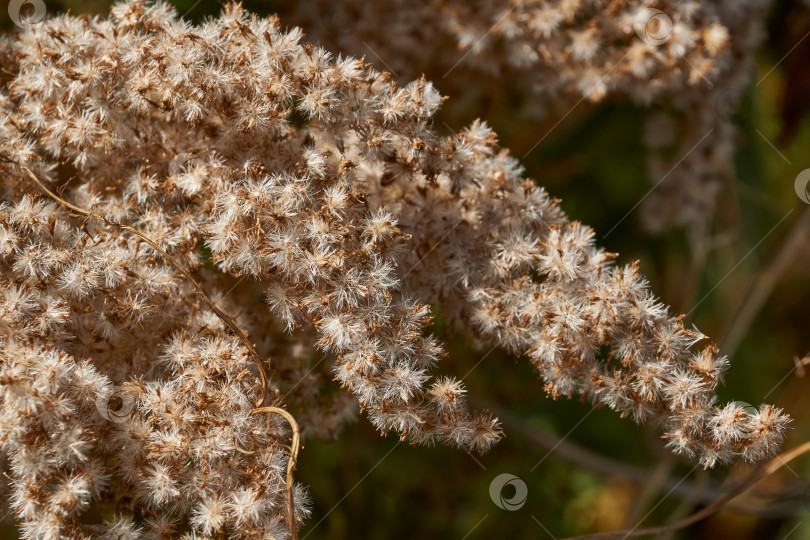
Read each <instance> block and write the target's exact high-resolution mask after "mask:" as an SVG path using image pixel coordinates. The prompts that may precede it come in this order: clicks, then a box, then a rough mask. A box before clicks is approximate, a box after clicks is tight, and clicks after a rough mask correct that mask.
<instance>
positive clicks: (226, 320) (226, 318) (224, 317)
mask: <svg viewBox="0 0 810 540" xmlns="http://www.w3.org/2000/svg"><path fill="white" fill-rule="evenodd" d="M20 167H22V169H23V170H24V171H25V172H26V173H28V176H30V177H31V179H32V180H33V181H34V182H36V184H37V185H38V186H39V188H40V189H41V190H42V191H44V192H45V193H47V194H48V196H49V197H51V198H52V199H53V200H55V201H56V202H57V203H59V204H60V205H61V206H62V207H63V208H65V209H67V210H69V211H70V212H73V213H74V214H79V215H81V216H85V217H89V218H94V219H97V220H99V221H102V222H104V223H106V224H107V225H110V226H111V227H115V228H116V229H119V230H122V231H127V232H129V233H132V234H134V235H135V236H137V237H138V238H140V239H141V240H143V241H144V242H146V243H147V244H149V245H150V246H151V247H152V248H153V249H154V250H155V251H157V252H158V253H160V254H161V256H163V258H164V259H165V260H166V261H168V262H169V263H170V264H171V265H172V266H174V268H175V269H176V270H177V271H178V272H180V273H181V274H182V275H183V277H185V278H186V279H187V280H188V281H189V282H190V283H191V285H192V286H193V287H194V289H195V290H196V291H197V293H198V294H199V295H200V297H202V299H203V301H204V302H205V303H206V304H208V307H210V308H211V309H212V310H213V311H214V313H216V315H217V317H219V319H220V320H221V321H222V322H223V324H225V326H227V327H228V328H229V329H230V330H231V332H233V333H234V334H235V335H236V336H237V337H238V338H239V341H241V342H242V345H244V346H245V348H247V350H248V353H249V354H250V357H251V358H252V359H253V361H254V363H255V364H256V368H257V369H258V370H259V378H260V379H261V385H262V391H261V394H260V395H259V399H258V401H257V402H256V407H261V405H262V403H264V396H265V394H266V393H267V374H266V373H265V371H264V367H263V366H262V362H261V359H260V358H259V353H257V352H256V348H255V347H254V346H253V344H252V343H251V342H250V339H248V336H247V334H245V332H244V331H242V329H241V328H239V325H237V324H236V322H235V321H234V320H233V319H232V318H231V317H230V315H228V314H227V313H225V312H224V311H222V310H221V309H219V308H218V307H217V305H216V304H215V303H214V302H213V300H211V298H210V297H209V296H208V294H207V293H206V292H205V289H203V288H202V285H200V284H199V283H198V282H197V280H196V279H194V278H193V277H192V276H191V274H189V272H188V271H187V270H186V269H185V268H184V267H183V265H181V264H180V263H179V262H178V261H177V259H175V258H174V257H172V256H171V255H169V254H168V253H167V252H166V250H164V249H163V248H162V247H160V246H159V245H158V244H157V243H155V242H154V241H153V240H152V239H151V238H149V237H148V236H146V235H145V234H143V233H142V232H141V231H139V230H138V229H136V228H134V227H131V226H129V225H124V224H123V223H118V222H116V221H113V220H111V219H108V218H106V217H104V216H103V215H101V214H98V213H96V212H91V211H89V210H85V209H84V208H80V207H78V206H76V205H74V204H71V203H69V202H68V201H66V200H65V199H63V198H62V197H60V196H59V195H57V194H56V193H54V192H53V191H51V190H50V189H48V187H47V186H46V185H45V184H43V183H42V181H41V180H40V179H39V178H37V176H36V175H35V174H34V173H33V172H32V171H31V169H29V168H28V167H26V166H25V165H20Z"/></svg>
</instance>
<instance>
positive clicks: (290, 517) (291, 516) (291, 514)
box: [250, 407, 301, 540]
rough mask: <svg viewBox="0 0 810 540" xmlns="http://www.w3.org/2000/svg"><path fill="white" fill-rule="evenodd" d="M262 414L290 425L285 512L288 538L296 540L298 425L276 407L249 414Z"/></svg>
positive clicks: (299, 443) (299, 442) (262, 408)
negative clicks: (272, 416) (280, 419)
mask: <svg viewBox="0 0 810 540" xmlns="http://www.w3.org/2000/svg"><path fill="white" fill-rule="evenodd" d="M262 412H266V413H271V414H278V415H281V416H283V417H284V418H285V419H286V420H287V423H289V424H290V429H291V430H292V444H291V445H290V459H289V460H288V461H287V503H288V505H289V506H288V510H287V524H288V525H289V527H290V536H291V538H292V540H298V530H297V528H296V524H295V500H294V499H293V487H294V484H293V470H294V469H295V464H296V462H297V461H298V449H299V448H300V445H301V433H300V432H299V430H298V423H297V422H296V421H295V418H293V415H291V414H290V413H288V412H287V411H285V410H284V409H280V408H278V407H257V408H255V409H253V410H252V411H251V412H250V414H257V413H262Z"/></svg>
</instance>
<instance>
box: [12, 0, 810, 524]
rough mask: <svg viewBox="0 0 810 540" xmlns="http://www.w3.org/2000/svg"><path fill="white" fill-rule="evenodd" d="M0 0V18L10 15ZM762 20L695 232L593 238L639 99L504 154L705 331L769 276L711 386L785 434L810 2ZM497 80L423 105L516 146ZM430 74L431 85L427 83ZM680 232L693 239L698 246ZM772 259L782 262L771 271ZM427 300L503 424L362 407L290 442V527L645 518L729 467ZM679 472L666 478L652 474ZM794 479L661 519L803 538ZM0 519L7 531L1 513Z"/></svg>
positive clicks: (642, 188)
mask: <svg viewBox="0 0 810 540" xmlns="http://www.w3.org/2000/svg"><path fill="white" fill-rule="evenodd" d="M171 3H172V4H174V5H175V6H176V8H177V10H178V12H179V13H181V14H185V16H186V17H187V18H188V19H191V20H195V21H198V20H200V19H202V18H203V17H205V16H208V15H214V14H216V13H218V12H219V10H220V5H219V4H218V3H216V2H211V1H209V0H203V1H201V2H195V1H193V0H178V1H174V2H171ZM109 4H110V2H107V1H102V0H97V1H94V0H86V1H71V0H46V5H47V9H48V12H49V13H56V12H64V11H67V10H70V12H71V13H74V14H77V13H99V14H103V13H105V12H107V10H108V8H109ZM6 5H7V2H3V9H2V10H0V27H1V28H2V29H3V30H4V31H12V30H13V28H14V27H13V25H12V24H11V22H10V21H9V18H8V13H7V10H6ZM244 5H245V6H246V7H247V8H248V9H250V10H252V11H255V12H257V13H259V14H268V13H273V12H278V13H279V14H280V15H281V20H282V23H283V24H284V25H287V26H293V25H296V24H298V21H296V20H294V19H291V18H290V13H291V12H292V11H293V8H294V7H295V6H294V3H292V2H289V3H288V2H261V1H258V0H256V1H249V2H244ZM768 25H769V36H770V37H769V38H768V40H767V42H766V43H765V44H764V45H763V47H762V48H761V50H760V52H759V54H758V64H759V73H760V76H762V75H764V74H766V73H768V72H769V71H770V70H771V69H773V68H775V69H774V70H773V72H772V73H770V75H768V76H767V77H766V78H765V79H764V80H763V81H762V83H761V84H759V85H757V86H755V87H754V86H752V87H751V88H749V89H748V91H747V94H746V96H745V99H743V100H742V102H741V105H740V110H738V111H737V113H736V114H735V116H734V118H733V121H734V122H736V123H737V124H738V125H739V127H740V141H739V146H738V152H737V157H736V170H737V178H736V182H735V184H734V186H733V188H731V189H728V190H726V191H725V192H724V193H723V194H722V196H721V199H720V206H719V209H718V212H717V214H716V217H715V219H714V221H713V223H712V224H711V226H710V227H709V228H708V230H705V231H703V232H701V233H699V234H698V235H697V236H696V235H695V234H688V233H687V232H685V231H683V230H672V231H668V232H665V233H663V234H660V235H657V236H651V235H648V234H646V233H645V232H644V231H643V229H642V227H641V225H640V223H639V220H638V212H637V211H636V212H634V213H632V214H631V215H630V216H629V218H628V219H626V220H624V221H623V222H622V223H621V225H620V226H619V227H617V228H616V230H615V231H613V232H612V234H610V235H609V236H608V237H607V238H604V234H605V233H606V232H607V231H609V230H610V229H612V228H613V226H614V225H615V224H616V223H618V222H619V221H620V220H621V219H622V218H623V217H624V216H625V215H626V214H627V212H628V211H629V210H630V209H631V208H633V206H634V205H635V204H636V203H637V202H638V201H639V199H640V198H642V197H643V196H644V195H645V194H646V193H647V192H648V191H649V190H650V188H651V187H652V185H653V184H654V180H651V179H650V178H648V177H647V176H646V175H645V170H644V163H645V159H646V158H645V155H646V151H645V148H644V144H643V134H644V118H645V115H646V114H647V111H645V110H642V109H639V108H637V107H634V106H632V105H630V104H628V103H623V102H620V101H610V100H609V101H607V102H605V103H602V104H600V105H598V106H591V105H585V104H583V105H580V106H579V107H577V108H576V109H575V110H574V112H573V113H572V114H570V116H568V117H567V118H565V120H564V121H563V122H562V123H561V124H560V125H559V127H557V128H556V129H554V130H553V133H551V134H550V135H549V136H548V137H547V138H546V139H545V140H544V141H543V144H541V145H539V146H538V147H537V148H536V149H534V150H533V151H531V152H530V153H529V154H528V155H527V156H526V157H525V158H523V159H522V162H523V164H524V165H525V168H526V173H527V175H529V176H531V177H532V178H536V179H537V181H538V182H539V183H540V184H542V185H543V186H545V187H546V189H547V190H548V191H549V192H550V193H551V194H552V195H554V196H557V197H559V198H561V199H562V200H563V203H562V207H563V209H564V210H565V211H566V212H567V213H568V215H569V216H570V217H571V218H572V219H576V220H580V221H582V222H584V223H586V224H588V225H591V226H592V227H593V228H594V229H595V230H596V232H597V236H598V237H600V243H601V244H602V245H603V246H604V247H605V248H606V249H607V250H609V251H613V252H618V253H620V258H619V262H629V261H631V260H633V259H639V260H640V261H641V268H642V271H643V272H644V273H645V274H646V275H647V276H648V278H649V280H650V282H651V286H652V289H653V290H654V291H655V292H656V293H657V294H658V295H659V296H660V297H661V299H662V301H664V302H665V303H667V304H669V305H671V306H672V307H673V310H674V311H680V312H690V311H692V309H693V306H695V305H697V308H696V309H694V311H693V312H692V313H691V314H690V315H689V316H688V317H687V318H686V323H687V324H692V323H694V324H696V325H697V326H698V328H700V330H701V331H703V332H704V333H705V334H707V335H708V336H710V337H711V338H712V339H713V340H715V341H717V342H718V343H722V342H723V339H724V337H725V336H726V334H727V332H728V329H729V327H730V326H731V325H732V321H734V320H735V317H736V316H737V315H738V311H739V309H740V306H741V305H742V304H743V301H744V299H745V298H746V295H747V294H748V293H749V291H750V290H751V289H752V287H761V286H762V284H763V281H766V280H767V278H768V277H769V276H772V275H773V276H774V277H775V278H776V281H775V286H774V288H773V290H772V291H770V293H769V295H768V297H767V300H766V301H765V302H764V305H763V307H762V309H761V310H760V311H759V313H758V314H757V316H756V317H755V319H754V320H753V323H752V324H751V327H750V329H749V330H748V331H747V333H746V335H745V338H744V340H743V341H742V342H741V345H740V347H739V348H738V349H737V351H736V352H735V353H734V355H733V358H732V367H731V369H730V370H729V372H728V374H727V377H726V382H725V385H724V386H723V387H722V388H721V389H720V391H719V394H720V397H721V399H722V400H723V401H728V400H734V401H743V402H747V403H753V404H755V405H756V404H759V403H761V402H763V401H767V402H769V403H773V404H775V405H777V406H779V407H783V408H785V409H786V410H787V411H788V412H789V413H790V414H791V415H792V416H793V418H794V422H793V423H792V430H791V432H790V435H789V439H788V441H787V443H786V445H785V446H786V447H791V446H795V445H797V444H799V443H801V442H803V441H806V440H808V438H810V423H809V422H808V419H807V418H806V414H805V411H806V410H807V409H808V402H810V393H808V392H807V391H806V390H807V383H808V379H810V377H804V376H803V375H804V371H803V369H801V368H799V369H795V363H794V358H802V357H804V356H805V355H806V354H807V353H808V352H810V327H809V326H808V313H809V312H810V305H808V304H810V302H808V301H810V281H809V280H808V279H807V272H806V269H807V268H808V267H810V247H808V244H810V242H808V238H809V237H808V236H804V238H801V237H800V236H797V233H796V231H797V230H799V227H801V226H802V224H801V223H800V222H799V220H800V217H801V216H802V215H803V214H804V213H805V212H807V211H808V210H807V209H808V207H807V205H805V204H804V203H802V202H801V201H800V200H799V199H798V197H797V196H796V194H795V192H794V189H793V182H794V179H795V178H796V176H797V174H798V173H799V172H800V171H802V170H804V169H807V168H810V153H809V152H808V149H810V124H809V123H808V121H807V115H806V112H807V107H808V105H809V104H808V100H807V97H806V96H808V95H810V84H808V80H807V79H810V64H809V63H808V62H810V50H809V49H808V45H810V40H807V41H805V38H806V37H807V34H808V32H810V11H808V10H807V8H805V7H803V4H802V3H801V2H800V1H798V0H789V1H787V0H780V1H778V2H776V4H775V6H774V9H773V11H772V14H771V16H770V20H769V23H768ZM304 30H305V32H306V28H304ZM797 44H798V45H797ZM794 46H795V48H794ZM334 52H339V51H334ZM787 53H789V54H787ZM367 59H368V60H373V58H367ZM758 79H759V77H758V78H757V80H758ZM515 82H516V81H507V83H504V84H503V85H502V93H501V95H499V96H497V97H496V99H493V98H492V96H487V95H486V93H485V92H484V91H483V90H481V89H476V88H470V89H469V92H468V93H467V94H465V95H463V96H457V95H450V100H449V101H448V102H447V103H446V105H445V107H444V108H443V109H442V111H441V112H440V113H439V115H438V118H437V122H436V126H437V129H442V128H441V127H440V122H441V123H442V124H444V125H446V126H447V127H448V128H451V129H459V128H460V127H462V126H463V125H464V124H466V123H469V122H471V121H472V120H474V119H475V118H477V117H479V116H480V117H481V118H483V119H484V120H486V121H487V122H489V123H490V124H491V125H492V126H493V127H494V128H495V130H496V132H497V133H498V134H499V136H500V142H501V144H502V146H504V147H507V148H511V149H512V151H513V154H514V155H516V156H519V157H522V156H524V154H526V152H528V151H529V150H530V149H531V148H532V147H533V146H534V144H535V142H536V141H538V140H539V139H540V138H541V137H543V136H545V135H546V133H548V132H549V131H550V130H551V128H552V126H554V125H555V124H556V123H557V121H558V120H559V117H554V116H551V117H546V118H543V119H538V118H536V117H534V116H533V115H531V114H528V113H527V110H528V109H529V107H528V106H527V104H526V103H525V102H524V96H523V95H521V93H520V92H517V91H515V90H514V86H515ZM498 83H500V82H498ZM437 87H438V88H439V90H440V91H441V92H442V93H444V94H446V93H447V91H446V90H445V89H443V88H442V84H441V81H440V82H438V83H437ZM771 144H774V145H775V146H777V148H778V151H777V150H775V149H774V148H773V147H772V146H771ZM780 154H781V155H780ZM806 223H807V220H806V218H805V221H804V224H806ZM777 224H778V225H777ZM797 238H798V240H799V241H793V240H795V239H797ZM791 239H793V240H791ZM697 246H702V249H703V250H704V254H705V256H700V255H698V250H697V248H696V247H697ZM774 261H780V262H781V263H783V264H780V265H779V266H780V268H776V269H775V270H778V272H776V273H774V268H773V267H774V266H775V264H774ZM437 315H438V318H437V320H438V321H439V322H437V324H436V327H435V329H434V330H435V331H436V332H437V333H438V334H439V335H440V336H442V337H443V338H444V339H445V340H446V343H447V347H448V349H449V353H450V354H449V357H448V358H447V359H446V360H445V361H443V362H442V364H441V365H440V367H439V371H440V372H441V373H442V374H447V375H455V376H458V377H463V376H465V374H466V377H465V379H464V382H465V384H466V386H467V388H468V395H469V396H471V397H472V398H473V399H475V400H478V402H477V403H476V405H477V406H491V407H492V408H493V409H494V410H495V411H496V413H498V414H499V415H500V416H501V418H502V420H504V431H505V434H506V437H505V438H504V440H502V441H501V442H500V443H499V444H498V445H497V446H496V447H495V448H494V450H492V451H491V452H490V453H489V454H487V455H484V456H472V455H468V454H465V453H464V452H463V451H459V450H454V449H449V448H444V447H411V446H409V445H407V444H405V443H399V442H398V440H397V439H396V438H395V437H388V438H382V437H380V436H379V435H378V434H377V432H376V431H375V430H374V429H373V428H372V427H371V426H370V424H369V423H368V422H367V421H366V420H365V418H361V419H360V420H359V421H358V422H355V423H354V424H351V425H349V426H348V427H347V428H346V429H345V430H344V431H343V433H342V435H341V437H340V439H339V440H338V441H336V442H331V443H330V442H324V441H320V440H306V441H305V442H304V448H303V449H302V451H301V454H300V462H299V466H298V470H297V473H296V478H297V480H298V481H300V482H302V483H304V484H305V485H307V486H308V487H309V490H310V494H311V498H312V512H313V515H312V516H311V517H310V519H309V520H308V521H307V523H306V525H305V526H304V528H303V529H302V532H301V537H302V538H311V539H313V540H315V539H320V538H350V537H351V538H365V539H369V540H372V539H399V538H455V539H470V540H473V539H478V538H515V539H518V538H540V539H542V538H559V537H564V536H571V535H576V534H584V533H589V532H597V531H609V530H615V529H620V528H624V527H632V526H634V525H636V524H637V523H642V522H643V524H645V525H654V524H660V523H665V522H667V521H670V520H672V519H673V518H675V517H676V516H684V515H686V514H688V513H690V512H692V511H695V510H697V509H699V508H700V507H701V504H702V503H701V497H700V496H701V495H703V494H707V495H706V496H711V494H712V493H714V492H716V490H717V489H718V486H723V485H725V483H728V482H732V481H735V480H738V479H739V478H741V477H742V476H744V475H745V474H746V473H747V472H750V468H746V467H744V466H736V467H717V468H716V469H715V470H712V471H702V470H700V469H694V468H693V463H691V462H688V461H686V460H680V459H676V458H673V457H671V456H670V454H669V453H668V452H667V451H666V450H663V448H662V444H661V442H660V440H658V438H657V436H656V434H655V432H654V430H652V429H644V428H642V427H639V426H636V425H635V424H634V423H632V422H631V421H629V420H624V419H620V418H619V417H618V415H617V414H615V413H614V412H611V411H607V410H592V409H591V408H590V407H589V406H587V405H586V404H583V403H579V402H575V401H553V400H551V399H549V398H547V397H546V396H545V395H544V393H543V391H542V384H541V382H540V381H539V380H538V378H537V376H536V374H535V373H534V371H533V369H532V368H531V367H530V366H529V364H528V362H527V361H526V359H515V358H511V357H508V356H506V355H505V354H503V353H501V352H500V351H497V350H496V351H491V352H490V351H489V349H482V350H481V349H477V348H475V347H474V345H473V344H471V343H470V342H468V341H467V340H465V338H464V336H453V335H447V333H446V332H445V331H444V329H443V328H442V325H441V323H440V319H441V317H440V314H437ZM721 352H723V351H722V349H721ZM485 355H487V357H486V359H485V361H483V362H481V363H480V365H478V367H477V368H475V369H473V370H472V371H470V370H471V368H472V367H473V366H475V365H476V364H478V362H479V360H481V358H483V357H484V356H485ZM560 442H561V444H559V446H556V447H555V445H557V444H558V443H560ZM571 445H575V447H572V446H571ZM552 448H553V451H552ZM578 450H585V454H582V453H578ZM501 473H510V474H513V475H515V476H517V477H519V478H520V479H521V480H522V481H523V482H525V483H526V485H527V488H528V498H527V501H526V504H525V505H524V506H523V507H522V508H521V509H519V510H517V511H507V510H502V509H500V508H499V507H498V506H496V505H495V504H494V503H493V501H492V500H491V498H490V495H489V486H490V482H491V481H492V480H493V479H494V478H495V477H496V476H498V475H499V474H501ZM667 478H669V479H671V481H669V482H667V481H666V479H667ZM680 480H683V483H681V484H680V488H679V489H677V490H675V491H674V492H671V489H672V487H673V484H674V483H676V482H678V481H680ZM809 481H810V458H803V459H800V460H798V461H796V462H794V463H792V464H791V465H790V469H788V468H785V469H784V470H782V471H780V472H779V473H777V474H776V475H774V476H773V477H771V478H769V479H767V480H766V481H764V482H762V483H760V484H759V485H758V487H757V489H756V490H755V492H754V493H749V494H747V495H743V496H742V497H740V498H739V499H738V500H737V501H736V503H735V505H734V506H735V508H736V510H735V509H732V508H729V509H727V510H725V511H723V512H721V513H719V514H717V515H715V516H714V517H712V518H710V519H708V520H705V521H702V522H700V523H698V524H696V525H694V526H692V527H690V528H688V529H684V530H682V531H680V532H678V533H676V534H674V535H673V536H672V537H673V538H734V539H749V538H750V539H754V538H757V539H760V538H763V539H767V538H810V492H809V491H808V490H807V486H808V485H810V484H809V483H808V482H809ZM510 489H511V488H509V487H506V488H505V489H504V492H503V494H504V496H506V497H509V496H510V492H509V490H510ZM712 490H714V491H712ZM704 502H705V501H704ZM6 523H10V522H9V521H6ZM0 535H2V537H3V538H14V537H15V535H16V533H15V529H14V527H13V525H11V524H9V525H6V526H5V528H4V529H2V531H0Z"/></svg>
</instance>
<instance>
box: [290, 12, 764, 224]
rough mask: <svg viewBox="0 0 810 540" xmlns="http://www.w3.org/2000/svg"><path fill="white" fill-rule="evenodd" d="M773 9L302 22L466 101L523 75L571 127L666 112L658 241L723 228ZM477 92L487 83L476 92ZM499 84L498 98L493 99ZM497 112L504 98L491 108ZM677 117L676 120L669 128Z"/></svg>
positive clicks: (651, 217)
mask: <svg viewBox="0 0 810 540" xmlns="http://www.w3.org/2000/svg"><path fill="white" fill-rule="evenodd" d="M769 5H770V1H769V0H697V1H690V2H680V1H678V0H663V1H656V2H653V1H649V0H611V1H609V2H607V1H599V2H597V1H593V0H494V1H493V0H477V1H466V0H408V1H405V0H396V1H391V2H364V1H362V0H342V1H339V2H333V1H332V0H307V1H304V2H296V3H292V4H290V6H295V7H294V8H292V7H291V8H290V12H291V13H290V20H291V21H293V22H294V23H295V24H299V25H301V26H302V27H303V28H304V30H305V31H306V33H307V35H308V37H309V38H310V39H313V40H316V41H319V42H320V43H322V44H324V45H326V46H327V47H329V48H331V49H332V50H338V51H346V52H349V53H351V54H355V55H358V56H359V55H365V56H366V57H367V58H368V59H369V60H370V61H372V62H375V63H376V64H377V65H378V66H380V67H386V68H389V69H393V70H394V71H395V72H396V73H398V74H400V76H402V77H406V78H410V77H415V76H418V75H419V74H421V73H427V74H429V75H430V77H434V78H435V80H438V78H439V77H441V81H442V90H443V91H445V92H449V93H451V94H459V95H463V93H464V89H465V88H468V87H469V86H470V85H475V86H480V84H476V82H477V81H480V80H481V79H482V77H483V78H493V79H495V80H496V81H497V80H498V79H501V78H503V77H504V76H506V75H509V74H511V75H512V76H516V77H517V78H518V80H519V83H518V85H517V86H519V87H521V88H526V89H528V90H530V92H533V93H535V94H538V95H540V96H541V97H542V98H544V99H545V101H547V105H546V107H550V108H552V109H556V110H558V111H561V112H560V114H563V113H564V112H565V111H567V110H569V109H570V108H571V107H572V106H575V105H574V104H575V103H578V101H581V100H588V101H592V102H596V101H601V100H603V99H605V98H606V97H608V96H620V97H624V98H629V99H631V100H633V101H634V102H636V103H639V104H641V105H645V106H650V105H653V104H656V105H658V104H661V103H666V104H667V107H666V109H665V110H667V112H660V113H658V114H655V115H653V116H652V117H651V126H650V132H651V133H652V135H651V136H650V137H648V143H649V145H650V149H651V155H650V160H649V166H648V172H649V175H650V178H651V181H652V182H653V183H654V184H659V182H660V185H658V186H657V188H656V189H655V191H654V192H653V193H652V195H651V197H649V199H648V200H647V201H645V205H644V206H643V216H642V219H643V222H644V224H645V225H646V226H647V228H649V229H650V230H653V231H657V230H660V229H661V228H663V227H666V226H671V225H678V226H686V225H688V224H693V223H694V222H695V221H698V220H705V219H707V218H709V217H710V216H711V215H712V212H713V209H714V205H715V202H716V200H717V196H718V192H719V191H720V190H721V189H722V187H723V186H724V185H725V182H726V181H727V179H728V178H730V169H731V167H732V165H731V157H732V152H733V149H734V146H735V144H734V142H735V134H736V132H735V129H734V126H733V124H732V123H731V122H730V116H731V113H733V112H734V110H735V107H736V106H737V105H738V104H739V101H740V99H741V96H742V92H743V90H744V88H745V87H746V85H747V84H748V83H749V81H750V79H751V75H752V72H753V70H754V65H753V52H754V49H755V47H756V46H757V45H758V44H759V42H760V41H761V38H762V29H761V26H762V20H763V15H764V12H765V10H766V9H767V8H768V7H769ZM474 81H475V82H474ZM500 88H501V87H500V86H499V85H497V84H496V85H495V86H494V87H490V88H489V89H488V90H487V91H488V92H490V93H495V92H498V91H499V90H500ZM489 98H490V99H498V97H497V96H494V95H493V96H489ZM663 117H665V120H662V118H663Z"/></svg>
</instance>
